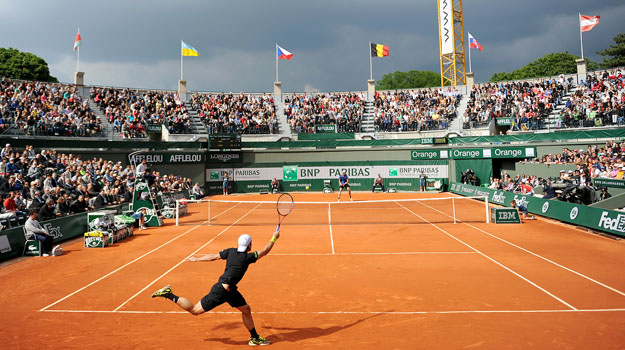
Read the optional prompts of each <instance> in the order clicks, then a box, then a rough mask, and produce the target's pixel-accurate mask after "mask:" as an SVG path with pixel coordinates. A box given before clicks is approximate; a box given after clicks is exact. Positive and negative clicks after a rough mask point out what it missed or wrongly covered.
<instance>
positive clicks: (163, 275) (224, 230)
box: [113, 204, 260, 312]
mask: <svg viewBox="0 0 625 350" xmlns="http://www.w3.org/2000/svg"><path fill="white" fill-rule="evenodd" d="M259 205H260V204H259ZM259 205H257V206H256V207H255V208H252V209H251V210H250V211H248V212H247V213H245V215H243V216H241V217H240V218H238V219H237V221H235V222H233V223H232V225H230V226H228V227H226V228H225V229H223V230H222V231H221V232H219V233H218V234H217V235H216V236H215V237H213V238H211V239H210V240H209V241H208V242H206V243H204V244H202V246H201V247H199V248H198V249H196V250H195V251H194V252H193V253H191V254H189V255H187V256H186V257H185V258H184V259H182V260H181V261H180V262H179V263H177V264H176V265H174V267H172V268H171V269H169V270H167V271H165V273H163V274H162V275H160V276H158V277H157V278H156V279H155V280H153V281H152V282H150V283H149V284H148V285H147V286H145V287H143V289H141V290H140V291H138V292H137V293H135V295H133V296H131V297H130V298H128V299H126V301H124V302H123V303H121V305H119V306H118V307H116V308H115V310H113V311H114V312H116V311H118V310H119V309H121V308H122V307H123V306H124V305H126V304H127V303H128V302H129V301H131V300H132V299H134V298H135V297H136V296H137V295H139V294H141V293H143V291H145V290H146V289H148V288H149V287H150V286H151V285H153V284H154V283H156V282H157V281H158V280H160V279H161V278H163V277H165V275H167V274H168V273H170V272H171V271H173V270H174V269H175V268H176V267H178V266H180V264H182V263H183V262H185V260H186V259H187V258H189V257H191V256H193V255H195V254H196V253H197V252H199V251H200V250H202V248H204V247H206V246H207V245H209V244H211V243H212V242H213V241H214V240H215V239H216V238H217V237H219V236H221V235H222V234H223V233H224V232H226V231H227V230H228V229H230V228H231V227H232V226H234V225H235V224H236V223H237V222H239V221H241V220H243V219H244V218H245V217H246V216H248V215H249V214H251V213H252V212H253V211H254V209H256V208H257V207H258V206H259Z"/></svg>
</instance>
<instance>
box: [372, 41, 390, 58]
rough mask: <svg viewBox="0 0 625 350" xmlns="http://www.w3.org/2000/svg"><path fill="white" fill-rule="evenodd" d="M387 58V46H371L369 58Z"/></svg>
mask: <svg viewBox="0 0 625 350" xmlns="http://www.w3.org/2000/svg"><path fill="white" fill-rule="evenodd" d="M386 56H388V46H384V45H380V44H371V57H386Z"/></svg>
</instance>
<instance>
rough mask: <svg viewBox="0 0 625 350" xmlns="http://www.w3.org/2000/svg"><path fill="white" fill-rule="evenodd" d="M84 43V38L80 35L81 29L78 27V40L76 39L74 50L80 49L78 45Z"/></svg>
mask: <svg viewBox="0 0 625 350" xmlns="http://www.w3.org/2000/svg"><path fill="white" fill-rule="evenodd" d="M81 44H82V38H81V37H80V29H78V34H76V40H74V51H76V50H78V47H79V46H80V45H81Z"/></svg>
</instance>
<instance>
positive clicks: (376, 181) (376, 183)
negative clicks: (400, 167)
mask: <svg viewBox="0 0 625 350" xmlns="http://www.w3.org/2000/svg"><path fill="white" fill-rule="evenodd" d="M378 186H380V188H381V189H382V192H384V181H383V180H382V176H381V175H380V174H378V176H376V178H375V179H374V180H373V188H372V189H371V192H375V188H376V187H378Z"/></svg>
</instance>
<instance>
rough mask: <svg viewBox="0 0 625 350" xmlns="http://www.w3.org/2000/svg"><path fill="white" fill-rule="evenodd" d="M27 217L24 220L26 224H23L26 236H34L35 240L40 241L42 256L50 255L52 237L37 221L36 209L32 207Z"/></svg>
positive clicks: (52, 243)
mask: <svg viewBox="0 0 625 350" xmlns="http://www.w3.org/2000/svg"><path fill="white" fill-rule="evenodd" d="M28 216H29V218H28V220H26V224H24V230H26V237H27V239H30V238H31V237H33V236H34V237H35V238H36V239H37V240H39V241H41V245H42V247H41V252H42V254H41V255H42V256H50V254H52V247H53V245H54V238H53V237H52V236H51V235H50V234H49V233H48V231H47V230H46V229H45V228H43V226H41V224H40V223H39V221H37V216H38V214H37V211H36V210H34V209H32V210H31V211H30V212H29V215H28Z"/></svg>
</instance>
